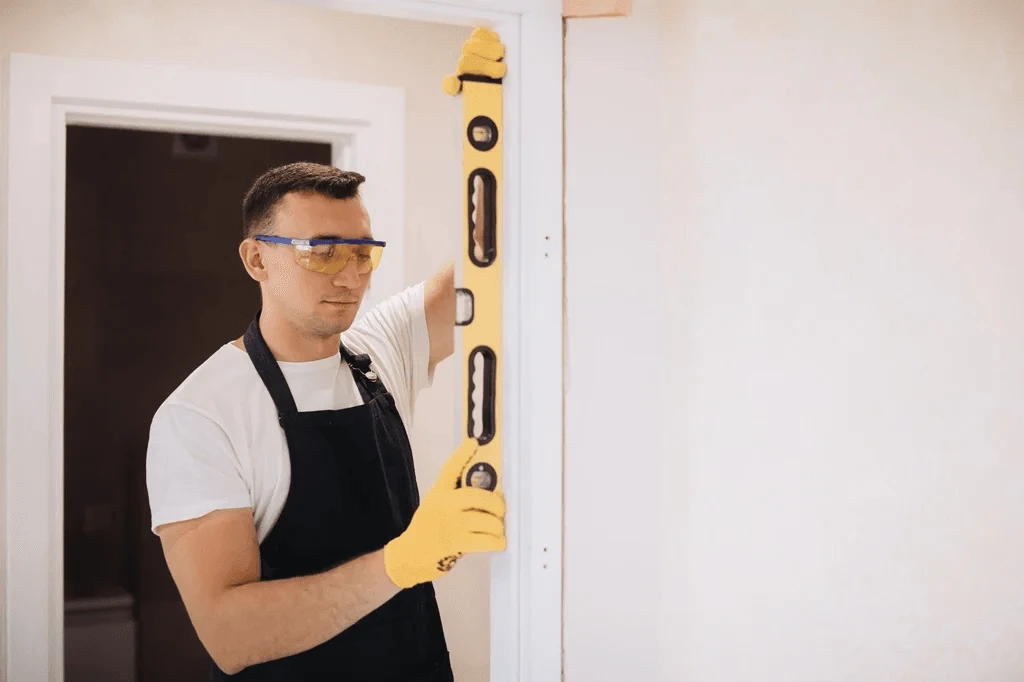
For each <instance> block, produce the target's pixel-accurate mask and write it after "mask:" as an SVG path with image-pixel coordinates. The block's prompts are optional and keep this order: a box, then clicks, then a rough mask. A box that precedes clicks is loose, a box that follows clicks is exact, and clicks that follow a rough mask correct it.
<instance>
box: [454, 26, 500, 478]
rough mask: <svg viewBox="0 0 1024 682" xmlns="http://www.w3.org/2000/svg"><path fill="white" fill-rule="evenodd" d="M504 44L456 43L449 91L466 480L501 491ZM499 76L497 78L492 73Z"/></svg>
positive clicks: (479, 34)
mask: <svg viewBox="0 0 1024 682" xmlns="http://www.w3.org/2000/svg"><path fill="white" fill-rule="evenodd" d="M503 56H504V47H503V46H502V45H501V43H500V39H499V38H498V36H497V34H495V33H494V32H492V31H489V30H487V29H477V30H476V31H474V32H473V35H472V36H471V38H470V40H469V41H467V43H466V45H465V46H464V47H463V52H462V58H461V59H460V60H459V69H458V73H457V75H456V76H455V77H452V78H456V77H457V78H458V84H455V83H454V81H453V80H452V78H449V80H448V81H447V82H446V86H445V89H446V90H447V91H448V92H449V94H453V95H457V94H460V93H461V95H462V111H463V129H462V130H463V135H464V137H463V142H462V159H463V183H462V191H463V202H462V205H463V206H464V207H465V219H464V220H465V222H464V227H463V228H462V265H463V267H462V286H461V287H459V288H458V289H457V290H456V301H457V312H456V322H455V324H456V325H458V326H460V327H462V361H463V367H464V368H465V376H464V379H463V389H464V395H465V401H464V404H463V414H464V417H465V425H466V434H465V438H467V439H473V440H475V441H476V442H477V444H478V448H477V453H476V455H475V456H474V458H473V460H472V461H471V462H470V464H469V465H468V467H467V469H466V472H465V476H464V479H465V480H464V481H462V483H464V484H465V485H467V486H473V487H477V488H485V489H487V490H500V489H501V333H502V330H501V312H502V305H501V270H502V267H501V266H502V249H501V200H502V196H501V194H502V193H501V170H502V139H501V138H502V135H501V126H502V122H501V114H502V78H501V77H500V76H503V75H504V73H505V66H504V64H501V63H500V62H501V59H502V58H503ZM495 76H499V77H495Z"/></svg>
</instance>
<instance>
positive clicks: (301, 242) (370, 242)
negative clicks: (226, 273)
mask: <svg viewBox="0 0 1024 682" xmlns="http://www.w3.org/2000/svg"><path fill="white" fill-rule="evenodd" d="M253 239H255V240H256V241H260V242H271V243H273V244H289V245H291V246H320V245H323V244H358V245H361V246H381V247H384V246H387V245H388V243H387V242H381V241H377V240H376V239H345V238H344V237H332V238H330V239H292V238H291V237H278V236H277V235H273V234H258V235H256V236H255V237H253Z"/></svg>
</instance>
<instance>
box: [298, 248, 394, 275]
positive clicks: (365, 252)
mask: <svg viewBox="0 0 1024 682" xmlns="http://www.w3.org/2000/svg"><path fill="white" fill-rule="evenodd" d="M296 254H297V258H296V261H297V262H298V263H299V265H301V266H302V267H304V268H306V269H308V270H312V271H313V272H321V273H323V274H325V275H336V274H337V273H339V272H341V271H342V270H344V269H345V268H347V267H348V265H349V263H354V264H355V266H356V272H357V273H359V274H360V275H365V274H366V273H368V272H371V271H372V270H373V269H374V268H376V267H377V264H378V263H380V259H381V256H382V255H383V254H384V247H382V246H371V245H369V244H319V245H317V246H312V247H309V248H305V249H296Z"/></svg>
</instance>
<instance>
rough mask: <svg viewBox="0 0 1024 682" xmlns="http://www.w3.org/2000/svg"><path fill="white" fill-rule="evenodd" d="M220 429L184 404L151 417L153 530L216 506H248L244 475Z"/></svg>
mask: <svg viewBox="0 0 1024 682" xmlns="http://www.w3.org/2000/svg"><path fill="white" fill-rule="evenodd" d="M243 471H244V470H243V468H242V466H241V465H240V463H239V458H238V456H237V454H236V453H235V450H234V448H233V447H232V445H231V442H230V440H229V439H228V436H227V434H226V433H225V432H224V430H223V429H222V428H221V427H220V426H219V425H218V424H217V423H216V422H215V421H214V420H213V419H211V418H210V417H208V416H206V415H204V414H202V413H200V412H198V411H196V410H194V409H191V408H189V407H186V406H184V405H178V404H174V403H165V404H164V405H162V406H161V407H160V409H159V410H158V411H157V413H156V415H155V416H154V417H153V422H152V425H151V427H150V434H149V449H148V451H147V453H146V487H147V489H148V492H149V505H150V510H151V511H152V515H153V522H152V530H153V531H154V532H156V529H157V528H158V527H160V526H162V525H165V524H168V523H175V522H177V521H187V520H189V519H197V518H199V517H201V516H204V515H206V514H208V513H210V512H212V511H216V510H218V509H239V508H249V509H251V508H252V498H251V495H250V492H249V485H248V483H247V478H246V476H245V475H244V473H243Z"/></svg>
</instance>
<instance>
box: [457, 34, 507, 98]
mask: <svg viewBox="0 0 1024 682" xmlns="http://www.w3.org/2000/svg"><path fill="white" fill-rule="evenodd" d="M504 58H505V46H504V45H503V44H502V42H501V38H499V37H498V34H497V33H495V32H494V31H492V30H490V29H488V28H478V29H475V30H474V31H473V33H472V34H471V35H470V36H469V40H467V41H466V42H465V43H464V44H463V45H462V56H461V57H460V58H459V65H458V67H457V69H456V72H455V73H454V74H452V75H450V76H447V77H445V79H444V83H443V87H444V91H445V92H446V93H448V94H449V95H452V96H454V95H457V94H459V92H461V91H462V81H461V80H459V76H466V75H470V76H486V77H487V78H504V77H505V72H506V71H507V70H508V66H507V65H506V64H505V63H504V62H502V61H501V60H502V59H504Z"/></svg>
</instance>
